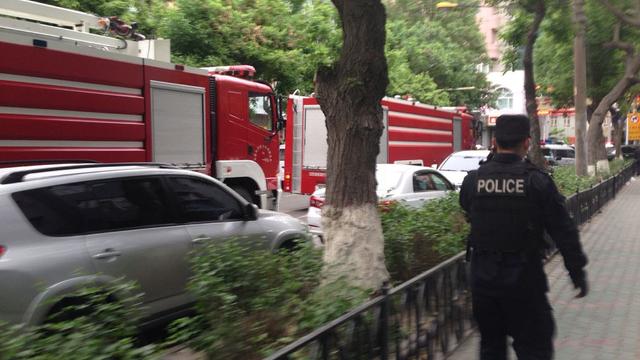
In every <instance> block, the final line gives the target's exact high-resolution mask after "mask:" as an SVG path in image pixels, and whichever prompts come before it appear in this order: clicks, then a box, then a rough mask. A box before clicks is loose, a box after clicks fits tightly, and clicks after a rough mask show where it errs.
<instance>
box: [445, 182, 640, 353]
mask: <svg viewBox="0 0 640 360" xmlns="http://www.w3.org/2000/svg"><path fill="white" fill-rule="evenodd" d="M639 216H640V177H638V178H632V180H631V181H630V182H629V183H628V184H627V186H625V188H624V189H623V190H622V191H621V192H620V193H619V194H618V195H617V196H616V199H614V200H613V201H611V202H610V203H609V204H608V205H607V206H606V207H605V208H604V209H603V211H602V213H601V214H598V215H597V216H595V218H593V219H592V220H591V222H590V223H588V224H586V225H585V226H584V227H583V228H582V231H581V234H582V243H583V245H584V248H585V251H586V253H587V256H588V257H589V265H588V266H587V274H588V276H589V281H590V285H591V292H590V293H589V295H588V296H587V297H586V298H584V299H580V300H577V299H574V298H573V296H574V295H575V290H574V289H573V286H572V285H571V281H570V280H569V277H568V275H567V274H566V270H565V269H564V266H563V264H562V258H561V257H560V256H556V257H555V258H554V259H553V260H552V261H551V262H549V264H547V266H546V271H547V274H548V277H549V285H550V288H551V289H550V292H549V299H550V301H551V304H552V306H553V308H554V313H555V317H556V325H557V337H556V340H555V345H556V356H555V359H557V360H596V359H597V360H614V359H615V360H634V359H640V221H638V217H639ZM477 351H478V337H477V336H474V337H472V338H471V339H470V340H468V341H466V342H465V343H464V344H462V346H461V347H460V349H458V351H457V352H455V353H454V354H453V355H451V356H450V357H449V358H448V359H450V360H472V359H477V358H478V356H477ZM511 359H515V356H513V355H512V356H511Z"/></svg>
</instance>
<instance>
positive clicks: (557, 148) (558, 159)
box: [541, 144, 576, 166]
mask: <svg viewBox="0 0 640 360" xmlns="http://www.w3.org/2000/svg"><path fill="white" fill-rule="evenodd" d="M541 149H542V154H543V155H544V158H545V159H546V160H547V162H548V163H549V165H552V166H555V165H573V164H575V163H576V151H575V150H574V149H573V148H572V147H571V146H569V145H563V144H544V145H543V146H541Z"/></svg>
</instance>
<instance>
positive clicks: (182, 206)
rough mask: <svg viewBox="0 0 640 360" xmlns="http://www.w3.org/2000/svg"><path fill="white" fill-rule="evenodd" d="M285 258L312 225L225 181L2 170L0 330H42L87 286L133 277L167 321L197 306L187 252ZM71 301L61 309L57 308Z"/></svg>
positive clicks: (176, 172)
mask: <svg viewBox="0 0 640 360" xmlns="http://www.w3.org/2000/svg"><path fill="white" fill-rule="evenodd" d="M225 239H234V241H243V242H248V243H250V244H256V246H259V247H263V248H268V249H271V250H274V251H275V250H277V249H279V248H282V247H288V246H291V245H292V244H293V242H294V241H295V240H304V241H309V240H310V234H309V232H308V228H307V226H306V225H304V224H302V223H301V222H300V221H298V220H297V219H295V218H293V217H291V216H289V215H286V214H281V213H276V212H271V211H264V210H258V209H257V208H256V207H255V206H254V205H252V204H250V203H248V202H247V201H245V200H244V199H243V198H242V197H241V196H239V195H238V194H236V193H235V192H233V190H231V189H229V188H228V187H227V186H225V185H224V184H222V183H221V182H219V181H217V180H215V179H213V178H211V177H209V176H206V175H203V174H199V173H196V172H192V171H187V170H180V169H176V168H170V167H167V166H162V165H151V164H144V165H143V164H138V165H131V164H56V165H38V166H24V167H13V168H4V169H0V288H1V289H2V291H0V322H1V321H4V322H9V323H16V324H39V323H42V322H43V321H44V320H45V319H46V318H47V316H48V315H49V314H51V312H52V311H55V310H56V309H58V308H59V307H60V306H61V304H64V301H65V300H70V299H64V296H65V294H69V293H71V292H72V291H74V290H77V289H78V288H79V287H82V286H84V285H87V284H92V285H100V284H103V283H107V282H109V281H111V280H113V279H118V278H122V277H125V278H127V279H130V280H134V281H136V282H137V283H138V285H139V286H140V288H141V290H142V291H143V292H144V297H143V301H144V305H145V307H144V308H145V314H143V315H144V317H145V318H146V319H148V320H161V319H164V318H165V317H175V316H176V315H177V314H180V313H181V311H182V310H186V309H187V308H188V307H189V305H190V304H191V303H192V302H193V298H192V297H191V296H190V295H189V294H188V293H187V292H186V289H185V285H186V283H187V281H188V279H189V276H190V269H189V263H188V261H187V254H188V253H189V252H190V251H192V250H194V249H197V248H198V246H201V245H202V244H204V243H207V242H218V241H223V240H225ZM61 298H63V299H64V300H62V302H57V301H58V300H59V299H61Z"/></svg>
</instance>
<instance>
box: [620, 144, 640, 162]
mask: <svg viewBox="0 0 640 360" xmlns="http://www.w3.org/2000/svg"><path fill="white" fill-rule="evenodd" d="M638 147H639V146H638V145H622V146H621V147H620V152H621V153H622V157H623V158H624V159H635V158H636V153H635V151H636V149H637V148H638Z"/></svg>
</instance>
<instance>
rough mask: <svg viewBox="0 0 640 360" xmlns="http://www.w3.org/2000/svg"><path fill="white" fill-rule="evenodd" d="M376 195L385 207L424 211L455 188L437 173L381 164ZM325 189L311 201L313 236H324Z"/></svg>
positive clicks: (309, 221)
mask: <svg viewBox="0 0 640 360" xmlns="http://www.w3.org/2000/svg"><path fill="white" fill-rule="evenodd" d="M376 181H377V182H378V186H377V188H376V193H377V194H378V199H379V201H380V202H381V203H383V204H384V203H385V202H390V201H399V202H401V203H402V204H406V205H407V206H410V207H420V206H422V204H424V203H425V202H426V201H429V200H432V199H435V198H439V197H443V196H445V195H446V193H447V192H448V191H452V190H455V187H454V186H453V184H451V182H449V181H448V180H447V179H446V178H445V177H444V176H442V174H440V173H439V172H438V171H437V170H436V169H433V168H429V167H424V166H415V165H401V164H378V165H377V167H376ZM324 200H325V189H324V188H321V189H318V190H316V191H315V192H314V193H313V194H312V195H311V198H310V199H309V210H308V211H307V223H308V224H309V229H310V230H311V232H312V233H314V234H316V235H320V236H322V221H321V220H322V216H321V214H322V206H323V205H324Z"/></svg>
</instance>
